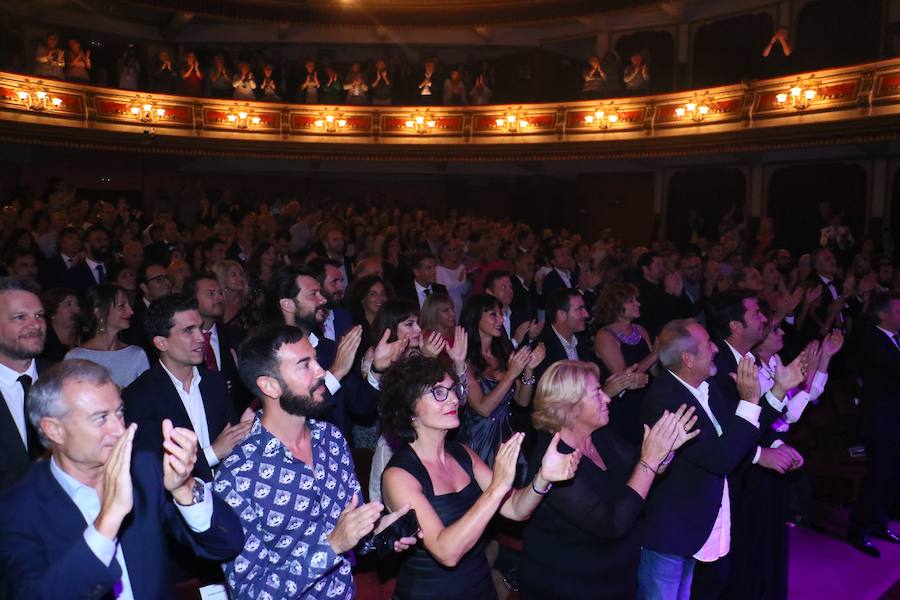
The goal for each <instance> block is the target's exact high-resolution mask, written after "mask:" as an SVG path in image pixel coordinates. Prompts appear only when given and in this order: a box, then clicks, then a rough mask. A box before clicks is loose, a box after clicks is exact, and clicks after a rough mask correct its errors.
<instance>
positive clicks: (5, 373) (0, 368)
mask: <svg viewBox="0 0 900 600" xmlns="http://www.w3.org/2000/svg"><path fill="white" fill-rule="evenodd" d="M20 375H28V376H30V377H31V381H32V382H34V381H35V380H37V368H36V367H35V361H34V359H33V358H32V359H31V364H30V365H28V368H27V369H25V370H24V371H22V372H21V373H18V372H16V371H13V370H12V369H10V368H9V367H7V366H6V365H4V364H0V382H2V383H3V384H4V385H7V386H10V385H12V384H14V383H17V381H18V379H19V376H20Z"/></svg>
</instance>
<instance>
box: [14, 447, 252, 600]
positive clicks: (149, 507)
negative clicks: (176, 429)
mask: <svg viewBox="0 0 900 600" xmlns="http://www.w3.org/2000/svg"><path fill="white" fill-rule="evenodd" d="M131 477H132V482H133V485H134V508H133V509H132V511H131V514H130V515H128V517H127V518H126V519H125V521H124V523H123V525H122V529H120V531H119V543H120V544H121V545H122V550H123V552H124V555H125V561H126V563H127V564H128V577H129V579H130V580H131V589H132V590H133V592H134V597H135V598H136V599H137V600H143V599H146V600H157V599H159V598H174V597H175V590H174V585H173V582H172V580H171V577H170V574H169V570H168V561H167V554H166V552H167V550H166V548H167V544H166V542H167V536H168V535H171V536H173V537H174V538H175V539H177V540H178V542H180V543H181V544H184V545H186V546H189V547H190V548H191V549H192V550H193V552H194V553H196V554H197V555H198V556H202V557H204V558H208V559H212V560H217V561H226V560H231V559H232V558H234V557H235V556H236V555H237V554H238V553H239V552H240V551H241V548H242V547H243V544H244V534H243V531H242V529H241V522H240V520H239V519H238V516H237V515H236V514H235V513H234V511H232V510H231V508H230V507H229V506H228V505H227V504H226V503H225V502H224V501H222V500H221V499H219V498H218V497H216V495H215V494H213V499H212V501H213V507H214V508H213V516H212V525H211V526H210V528H209V529H208V530H207V531H205V532H202V533H193V532H191V531H190V529H189V528H188V527H187V525H186V524H185V523H184V521H183V519H182V518H181V515H180V514H178V510H177V509H176V507H175V504H174V503H173V501H172V498H171V496H169V495H168V493H167V492H166V491H165V488H164V487H163V485H162V467H161V463H160V460H159V458H158V457H157V456H156V455H154V454H151V453H138V454H135V455H134V457H133V459H132V464H131ZM86 527H87V524H86V523H85V521H84V517H83V516H82V515H81V512H79V510H78V507H76V506H75V503H74V502H73V501H72V500H71V499H70V498H69V497H68V496H67V495H66V493H65V491H64V490H63V488H62V487H61V486H60V485H59V483H58V482H57V481H56V479H55V478H54V477H53V474H52V473H51V472H50V463H49V461H44V462H41V463H38V464H37V465H35V467H34V468H33V469H32V470H31V472H30V473H29V474H28V475H27V476H26V477H25V478H24V479H23V480H22V481H21V482H19V484H18V485H16V486H15V487H13V488H12V489H10V490H8V491H7V492H6V493H5V494H4V495H3V496H2V497H0V571H2V572H4V573H6V574H7V575H8V576H9V577H8V581H9V585H10V587H11V591H12V594H11V597H13V598H46V599H48V600H49V599H55V598H96V599H101V598H102V599H104V600H106V599H111V598H112V597H113V596H112V592H111V589H112V586H113V584H114V583H115V582H116V581H118V580H119V578H120V577H121V574H122V571H121V569H120V567H119V563H118V562H117V561H116V560H115V559H113V560H112V561H111V562H110V564H109V566H106V565H104V564H103V563H101V562H100V561H99V560H98V559H97V557H96V556H95V555H94V553H93V552H92V551H91V549H90V548H89V547H88V545H87V543H86V542H85V541H84V537H83V534H84V530H85V529H86Z"/></svg>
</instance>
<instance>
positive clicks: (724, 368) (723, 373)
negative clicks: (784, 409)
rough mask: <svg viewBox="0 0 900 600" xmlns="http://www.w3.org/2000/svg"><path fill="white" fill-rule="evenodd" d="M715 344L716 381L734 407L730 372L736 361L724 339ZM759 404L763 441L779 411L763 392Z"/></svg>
mask: <svg viewBox="0 0 900 600" xmlns="http://www.w3.org/2000/svg"><path fill="white" fill-rule="evenodd" d="M716 346H718V348H719V353H718V354H716V356H715V358H714V359H713V361H714V362H715V364H716V375H715V380H716V383H718V384H719V390H720V391H721V392H722V395H724V396H725V398H726V399H727V400H728V402H729V403H730V404H731V405H732V406H733V407H734V408H737V405H738V402H739V401H740V398H739V397H738V389H737V383H735V381H734V379H732V378H731V373H737V361H736V360H735V359H734V354H732V353H731V349H730V348H729V347H728V346H727V345H726V344H725V341H724V340H716ZM759 406H760V408H761V409H762V411H761V412H760V415H759V428H760V431H761V432H762V438H763V442H765V438H766V436H767V435H768V434H769V432H771V431H772V424H773V423H774V422H775V421H777V420H778V417H780V416H781V412H779V411H778V410H776V409H775V408H774V407H773V406H772V405H771V404H769V401H768V400H766V395H765V394H763V395H762V396H760V398H759ZM750 458H753V457H752V456H751V457H750Z"/></svg>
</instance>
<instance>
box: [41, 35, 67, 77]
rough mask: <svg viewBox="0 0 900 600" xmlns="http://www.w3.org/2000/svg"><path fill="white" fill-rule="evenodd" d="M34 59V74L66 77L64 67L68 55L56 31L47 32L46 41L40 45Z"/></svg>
mask: <svg viewBox="0 0 900 600" xmlns="http://www.w3.org/2000/svg"><path fill="white" fill-rule="evenodd" d="M34 61H35V63H36V64H35V67H34V74H35V75H37V76H38V77H49V78H51V79H65V74H64V73H63V68H65V66H66V57H65V54H64V53H63V49H62V48H60V47H59V38H58V37H57V36H56V34H55V33H48V34H47V37H46V38H45V41H44V43H43V44H41V45H40V46H38V49H37V52H36V53H35V56H34Z"/></svg>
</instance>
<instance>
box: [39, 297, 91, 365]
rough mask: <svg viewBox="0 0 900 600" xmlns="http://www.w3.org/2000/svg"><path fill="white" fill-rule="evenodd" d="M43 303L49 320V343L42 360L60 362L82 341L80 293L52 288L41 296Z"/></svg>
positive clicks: (47, 342)
mask: <svg viewBox="0 0 900 600" xmlns="http://www.w3.org/2000/svg"><path fill="white" fill-rule="evenodd" d="M41 303H42V304H43V305H44V317H45V318H46V320H47V341H46V342H45V343H44V352H43V353H42V354H41V358H43V359H44V360H48V361H50V362H60V361H62V359H63V357H65V355H66V352H68V351H69V350H71V349H72V348H74V347H76V346H77V345H78V343H79V341H80V339H79V335H78V334H79V331H78V317H79V315H80V314H81V307H80V305H79V303H78V293H77V292H75V290H70V289H68V288H52V289H49V290H47V291H46V292H44V293H43V294H41Z"/></svg>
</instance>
